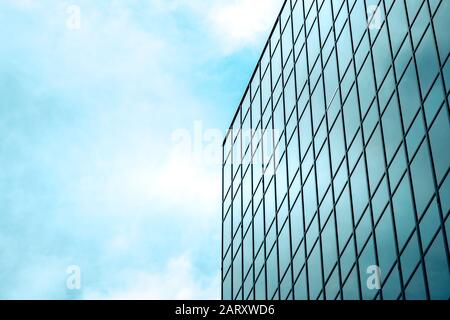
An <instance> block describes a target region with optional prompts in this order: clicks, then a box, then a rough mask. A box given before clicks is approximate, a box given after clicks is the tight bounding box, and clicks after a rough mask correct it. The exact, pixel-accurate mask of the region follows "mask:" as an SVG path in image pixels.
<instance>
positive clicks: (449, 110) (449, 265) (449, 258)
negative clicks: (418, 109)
mask: <svg viewBox="0 0 450 320" xmlns="http://www.w3.org/2000/svg"><path fill="white" fill-rule="evenodd" d="M441 3H442V0H441V1H440V2H439V5H440V4H441ZM427 9H428V14H429V18H430V24H431V31H432V34H433V42H434V47H435V50H436V57H437V60H438V65H439V76H440V79H441V84H442V89H443V91H444V92H443V93H444V97H445V104H446V106H447V118H448V119H449V120H450V107H449V102H448V95H447V89H446V86H445V79H444V75H443V72H442V69H443V64H442V61H441V56H440V54H439V46H438V44H437V37H436V30H435V28H434V22H433V13H432V11H431V6H430V1H429V0H427ZM443 181H445V180H443ZM437 197H440V195H439V192H437ZM439 205H440V211H439V218H440V220H441V221H440V223H441V228H442V236H443V238H444V248H445V251H446V254H447V268H448V270H449V273H450V250H449V245H448V238H447V232H446V227H445V221H444V217H443V211H442V203H440V201H439Z"/></svg>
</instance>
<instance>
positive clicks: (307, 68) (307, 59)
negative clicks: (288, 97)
mask: <svg viewBox="0 0 450 320" xmlns="http://www.w3.org/2000/svg"><path fill="white" fill-rule="evenodd" d="M299 1H300V0H299ZM302 1H303V21H304V26H305V28H304V33H305V57H306V70H307V72H308V75H307V80H306V81H307V84H308V93H309V95H308V96H309V97H310V99H309V100H308V103H307V104H308V105H309V112H310V125H311V136H312V137H313V138H312V153H313V158H316V152H315V151H316V150H315V143H314V120H313V109H312V101H311V96H312V91H311V73H310V70H313V69H310V63H309V55H308V34H307V33H306V22H307V20H306V19H307V16H306V13H305V1H304V0H302ZM313 2H314V1H313ZM313 5H314V3H312V4H311V7H310V9H309V10H310V11H311V10H312V9H311V8H312V6H313ZM314 24H315V21H313V22H312V23H311V25H312V27H313V26H314ZM313 67H314V66H313ZM313 170H314V181H315V186H314V189H315V190H314V191H315V198H316V205H317V208H319V205H318V201H319V199H318V198H319V191H318V190H317V169H316V162H314V163H313ZM307 181H308V178H306V179H305V183H306V182H307ZM302 184H303V181H302ZM302 189H303V187H302ZM318 216H319V215H318ZM313 222H314V217H313V218H311V223H313ZM318 228H319V229H320V223H319V225H318ZM307 234H308V231H306V232H305V238H304V241H305V242H306V239H307ZM318 239H319V242H320V243H319V247H320V248H319V249H320V253H321V256H320V273H321V281H322V288H324V287H325V286H324V279H323V278H324V275H323V274H324V270H323V269H324V268H323V255H322V240H321V235H320V233H319V237H318ZM313 251H314V247H313V248H311V250H310V253H311V254H312V253H313ZM305 253H307V251H305ZM308 262H309V261H308V259H306V260H305V264H308ZM310 280H311V279H310V278H309V279H308V281H310ZM308 289H309V290H308V299H309V297H310V294H311V292H310V291H311V288H308Z"/></svg>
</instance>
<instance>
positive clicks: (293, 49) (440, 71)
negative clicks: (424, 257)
mask: <svg viewBox="0 0 450 320" xmlns="http://www.w3.org/2000/svg"><path fill="white" fill-rule="evenodd" d="M322 5H323V3H322ZM439 5H440V4H439ZM439 5H438V7H439ZM391 8H392V7H391ZM310 10H311V9H310ZM332 10H333V7H332ZM437 10H438V9H436V10H435V13H436V12H437ZM385 11H386V9H385ZM389 11H390V10H389ZM419 11H420V10H419ZM318 13H319V12H318ZM291 15H292V12H291ZM416 18H417V15H416V17H415V18H414V19H413V23H414V21H415V19H416ZM290 21H291V24H292V25H293V19H292V16H291V20H290ZM431 21H432V19H431ZM312 25H314V23H313V24H312ZM303 27H304V26H303ZM303 27H302V28H303ZM334 27H335V26H334V24H333V28H334ZM344 27H345V23H344ZM344 27H343V28H342V30H343V29H344ZM428 27H429V25H428V26H427V29H428ZM285 28H286V25H285ZM302 28H300V30H301V29H302ZM319 28H320V26H319ZM427 29H426V30H425V31H424V34H425V33H426V31H427ZM342 30H341V32H342ZM300 32H301V31H300ZM388 34H389V33H388ZM292 36H293V37H294V34H293V26H292ZM364 36H365V34H364V35H363V36H362V38H364ZM377 36H378V34H377ZM422 38H423V35H422ZM280 39H281V38H280ZM306 39H307V38H306ZM375 39H376V38H375ZM404 40H405V39H403V41H402V44H401V45H400V47H399V48H398V51H397V53H396V55H395V57H394V59H393V60H395V58H396V56H397V54H398V53H399V52H400V50H401V47H402V45H403V43H404ZM420 41H421V40H420ZM420 41H419V44H418V45H417V47H419V45H420ZM374 42H375V41H374ZM280 46H281V40H280ZM358 46H359V45H358ZM372 46H373V44H372V43H371V44H370V50H371V48H372ZM292 47H293V48H292V52H291V53H290V54H292V55H293V56H294V57H295V43H293V44H292ZM417 47H416V48H413V53H414V52H415V50H416V49H417ZM335 49H336V48H334V49H332V50H331V53H332V51H333V50H335ZM290 54H289V55H290ZM289 55H288V58H287V59H286V64H287V62H288V60H289ZM336 55H337V52H336ZM366 59H367V56H366ZM366 59H365V60H366ZM281 60H282V64H283V67H284V65H285V63H284V60H283V59H282V58H281ZM447 60H448V56H447V59H446V61H447ZM316 61H317V59H316ZM446 61H445V62H444V63H443V64H441V65H440V66H441V68H440V70H439V73H440V74H441V75H442V65H444V66H445V64H446ZM410 62H411V59H410V61H409V62H408V64H407V65H406V67H405V71H404V72H403V74H402V76H401V78H400V80H399V81H398V82H397V80H396V86H395V90H397V87H398V86H399V84H400V83H401V79H402V78H403V75H404V73H405V72H406V70H407V68H408V66H409V64H410ZM363 65H364V63H363ZM393 65H394V62H392V65H391V66H390V67H389V69H388V70H387V73H386V76H385V77H384V79H383V81H382V84H383V82H384V80H385V79H386V77H387V75H388V73H389V72H390V69H391V68H393V69H394V72H395V68H394V66H393ZM338 69H339V65H338ZM347 69H348V67H347ZM361 69H362V67H361ZM260 72H261V70H260ZM291 73H294V74H295V66H294V68H293V71H292V70H291ZM322 73H323V68H322ZM282 74H283V71H282V72H281V75H282ZM358 74H359V72H358ZM281 75H280V77H281ZM344 77H345V76H344ZM344 77H342V79H344ZM261 78H262V77H261V76H260V80H261ZM342 79H341V80H340V81H342ZM318 80H320V78H319V79H318ZM436 80H437V78H435V80H434V82H433V84H432V85H431V87H430V89H429V92H430V91H431V89H432V88H433V86H434V83H435V82H436ZM339 84H340V83H339ZM382 84H381V85H380V88H378V89H377V90H376V95H378V91H379V90H380V89H381V87H382ZM338 89H339V91H340V86H339V88H338ZM295 90H296V91H297V85H296V86H295ZM260 91H261V90H260ZM350 91H351V88H350V89H349V92H350ZM429 92H428V93H427V94H426V95H425V98H423V99H422V105H423V103H424V100H426V97H427V96H428V94H429ZM296 93H297V92H296ZM339 93H340V95H342V93H341V92H339ZM335 95H336V93H335ZM392 96H393V93H392V94H391V97H390V99H389V101H390V100H391V99H392ZM296 97H297V99H298V98H299V97H298V95H296ZM445 98H446V99H447V96H445ZM333 99H334V96H333ZM389 101H388V102H387V103H386V106H388V105H389ZM447 101H448V100H445V102H447ZM297 102H298V100H297ZM297 102H296V104H295V106H296V108H297V110H298V103H297ZM272 103H273V101H272ZM308 103H310V102H308ZM372 104H373V101H372V103H371V104H370V107H369V110H370V108H371V105H372ZM342 105H343V104H342ZM262 107H263V106H262V105H261V108H262ZM369 110H368V111H367V113H368V112H369ZM384 111H385V110H384ZM384 111H383V113H384ZM439 112H440V111H437V113H436V116H435V118H434V120H435V119H436V117H437V115H438V114H439ZM297 113H298V111H297ZM366 115H367V114H366ZM339 116H340V115H339V113H338V115H337V116H336V120H337V118H338V117H339ZM416 117H417V114H416V116H415V117H414V119H415V118H416ZM297 118H298V117H297ZM364 118H365V117H364ZM380 119H381V117H380ZM414 119H413V120H412V122H411V125H410V127H409V128H408V130H407V132H406V134H404V135H403V140H404V139H405V136H406V135H407V134H408V132H409V129H411V126H412V124H413V123H414ZM285 120H286V119H285ZM336 120H335V121H334V122H336ZM434 120H433V122H432V123H431V124H430V126H429V127H428V126H427V128H428V129H427V134H428V131H429V128H431V127H432V125H433V123H434ZM322 121H323V119H322ZM262 125H263V124H262V121H261V127H262ZM333 125H334V123H333ZM377 126H378V123H377V125H376V127H375V128H374V129H373V132H374V131H375V130H376V129H377ZM319 127H320V125H319ZM296 130H297V131H298V123H297V127H296ZM344 130H345V125H344ZM327 131H328V130H327ZM373 132H372V134H373ZM357 133H358V132H357ZM357 133H356V135H357ZM328 134H329V132H328ZM356 135H355V137H356ZM314 136H315V135H314ZM346 141H347V140H346V139H345V138H344V142H345V143H346ZM368 141H370V138H369V139H368ZM352 142H353V141H352ZM261 143H262V142H261ZM422 143H423V140H422V142H421V144H422ZM299 144H300V140H299ZM421 144H420V145H421ZM322 147H323V146H322ZM365 147H366V146H364V148H365ZM400 147H401V144H400V146H399V148H400ZM286 148H287V144H286ZM399 148H397V151H396V152H395V154H394V155H393V156H392V160H391V163H390V164H392V162H393V160H394V158H395V155H396V154H397V152H398V150H399ZM274 149H275V148H274ZM419 149H420V146H419V147H418V149H417V151H416V154H417V152H418V150H419ZM347 152H348V149H347V148H346V150H345V153H346V155H347ZM319 153H320V151H319ZM315 160H316V159H315ZM412 160H413V159H412ZM358 161H359V160H358ZM411 162H412V161H411ZM263 163H264V162H263ZM390 164H389V166H390ZM341 165H342V161H341V164H340V165H339V167H340V166H341ZM356 166H357V164H355V168H356ZM409 166H410V163H408V167H409ZM241 170H242V169H241ZM299 170H301V165H299V169H298V170H297V172H296V174H295V175H297V174H298V173H299ZM338 170H339V169H338ZM338 170H337V171H338ZM232 172H233V170H232ZM405 173H406V172H405ZM405 173H404V174H405ZM447 173H448V172H447ZM350 175H351V174H350ZM333 179H334V177H333ZM383 179H384V175H383V177H382V178H381V180H380V182H379V184H378V186H377V188H375V189H378V187H379V185H380V184H381V182H382V181H383ZM402 179H403V178H401V179H400V182H401V181H402ZM306 180H307V179H305V181H306ZM252 181H253V179H252ZM301 181H303V180H302V179H301ZM444 181H445V178H444V179H443V180H442V182H441V184H442V183H443V182H444ZM400 182H399V183H400ZM259 183H261V180H260V181H259ZM288 183H289V181H288ZM397 187H398V186H397ZM328 188H329V187H328ZM344 188H345V187H344ZM263 190H264V188H263ZM300 193H302V192H300ZM325 193H327V192H325ZM375 193H376V191H375V192H374V193H373V194H375ZM394 193H395V191H394ZM298 196H299V195H298ZM298 196H297V197H298ZM302 196H303V194H302ZM318 200H319V199H318V197H317V201H318ZM432 200H433V199H432ZM370 201H371V199H370ZM302 206H304V205H303V202H302ZM426 210H427V209H426ZM426 210H425V212H426ZM364 211H365V210H364ZM421 218H423V216H422V217H421ZM447 218H448V216H447ZM447 218H445V219H444V220H446V219H447ZM312 219H314V218H312ZM361 219H362V217H361ZM380 219H381V216H380ZM360 221H361V220H360ZM378 222H379V221H378ZM377 224H378V223H377ZM306 232H307V231H306V228H304V233H305V234H306ZM320 232H321V231H320ZM372 232H373V230H372ZM407 244H408V242H406V244H405V247H404V248H403V250H404V249H405V248H406V245H407ZM430 245H431V244H430ZM297 250H298V249H297ZM344 250H345V249H344ZM344 250H343V251H344ZM403 250H402V251H403ZM296 252H297V251H296ZM306 252H307V250H305V254H306ZM311 252H312V250H311ZM305 261H306V260H305ZM305 263H306V262H305ZM394 265H395V264H394ZM335 267H336V266H335ZM335 267H334V268H333V270H334V269H335ZM302 269H303V268H302ZM333 270H332V271H331V272H330V275H331V274H332V273H333ZM350 272H351V271H350ZM300 273H301V272H300ZM413 274H414V273H413ZM413 274H412V275H413ZM299 275H300V274H299ZM412 275H411V277H412ZM328 280H329V279H328ZM409 280H410V279H409ZM266 281H267V277H266ZM341 289H342V286H340V290H341Z"/></svg>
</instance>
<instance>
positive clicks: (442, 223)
mask: <svg viewBox="0 0 450 320" xmlns="http://www.w3.org/2000/svg"><path fill="white" fill-rule="evenodd" d="M424 2H425V0H424ZM426 2H427V8H428V9H429V11H428V12H429V13H430V14H431V9H430V7H429V2H428V0H426ZM403 4H404V7H405V11H406V12H408V6H407V4H406V1H405V0H403ZM418 11H420V10H418ZM406 20H407V23H408V36H409V40H410V41H409V42H410V45H411V49H412V51H413V61H414V69H415V71H416V72H415V75H416V82H417V88H418V91H419V96H420V110H421V111H422V120H423V123H424V124H425V128H426V127H427V116H426V113H425V108H424V99H423V92H422V85H421V83H420V79H419V78H420V77H419V72H418V67H417V59H416V53H415V48H414V41H413V38H412V33H411V28H412V26H411V24H410V21H409V16H408V14H406ZM430 24H431V28H432V30H433V24H432V19H431V17H430ZM418 46H419V45H418ZM418 46H417V47H418ZM435 46H436V47H437V43H435ZM437 53H438V52H437ZM439 70H440V71H439V73H440V74H442V69H439ZM444 89H445V84H444ZM445 103H446V106H447V110H448V98H447V95H445ZM425 137H426V145H427V149H428V156H429V161H430V164H431V173H432V178H433V184H434V189H435V193H436V202H437V206H438V212H439V217H440V220H441V221H440V223H441V230H442V233H443V239H444V247H445V249H446V256H447V267H448V270H449V271H450V259H449V250H448V241H447V234H446V232H445V231H446V230H445V224H444V218H443V217H444V214H443V211H442V203H441V198H440V195H439V188H438V181H437V176H436V166H435V163H434V159H433V150H432V148H431V140H430V136H429V133H428V130H427V131H426V132H425ZM419 237H420V232H419V230H418V238H419ZM419 248H420V249H421V254H422V255H423V249H422V247H419ZM421 258H422V268H423V269H424V281H425V288H426V290H427V298H428V299H429V298H430V292H429V288H428V282H427V274H426V265H425V261H424V260H423V259H424V257H423V256H422V257H421Z"/></svg>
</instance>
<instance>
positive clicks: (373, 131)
mask: <svg viewBox="0 0 450 320" xmlns="http://www.w3.org/2000/svg"><path fill="white" fill-rule="evenodd" d="M408 65H409V64H407V66H406V67H405V70H404V72H403V74H402V76H401V78H400V80H399V83H401V80H402V78H403V76H404V74H405V72H406V69H407V68H408ZM436 80H437V77H436V78H435V81H434V82H433V84H434V83H435V82H436ZM399 83H397V86H398V85H399ZM432 86H433V85H432ZM432 86H431V87H432ZM431 89H432V88H430V90H429V92H428V93H427V95H426V96H425V99H426V97H427V96H428V94H429V93H430V91H431ZM393 95H394V92H393V93H392V94H391V98H390V99H389V100H388V102H387V103H386V105H388V104H389V102H390V100H391V99H392V97H393ZM385 110H386V109H385ZM385 110H384V111H385ZM438 113H439V111H438V112H437V114H436V116H437V115H438ZM383 114H384V112H383ZM417 116H418V112H417V113H416V115H415V116H414V117H413V120H412V123H411V125H410V127H409V128H408V130H407V132H406V134H405V135H407V134H408V133H409V131H410V129H411V127H412V124H413V122H414V119H416V117H417ZM337 119H338V118H337V117H336V120H337ZM336 120H335V121H336ZM433 123H434V121H433V122H432V123H431V124H430V128H431V126H432V125H433ZM377 126H378V123H377V124H376V126H375V127H374V129H373V130H372V133H371V135H370V137H369V139H368V141H369V142H370V140H371V137H372V136H373V134H374V133H375V131H376V129H377ZM356 137H357V134H355V136H354V138H353V140H352V142H351V144H352V143H353V142H354V141H355V139H356ZM324 145H325V142H324V143H323V145H322V148H323V147H324ZM401 146H402V145H401V144H400V145H399V146H398V148H397V150H396V152H394V155H393V156H392V160H391V162H390V164H389V167H390V165H391V164H392V163H393V160H394V158H395V156H396V154H397V153H398V151H399V149H400V147H401ZM365 147H367V145H366V146H364V148H365ZM322 148H321V149H322ZM350 148H351V146H350ZM418 150H419V149H417V151H418ZM347 151H348V150H347ZM417 151H416V153H417ZM361 157H362V153H361V154H360V156H359V158H358V160H357V161H356V164H355V165H354V168H353V170H352V171H351V173H350V176H352V175H353V172H354V170H355V169H356V167H357V165H358V163H359V161H360V159H361ZM316 160H317V159H316ZM343 161H344V159H342V161H341V164H340V165H339V166H338V169H337V171H339V168H340V167H341V166H342V163H343ZM311 173H312V168H311V169H310V172H309V174H311ZM405 173H406V171H405ZM309 174H308V176H309ZM336 175H337V174H336ZM336 175H335V176H334V177H333V180H334V178H335V177H336ZM383 178H384V175H383V176H382V177H381V179H380V181H379V183H378V186H377V187H376V188H375V191H374V194H375V193H376V191H377V190H378V187H379V186H380V184H381V182H382V179H383ZM305 180H307V178H306V179H305ZM348 183H349V184H350V181H348ZM329 188H330V186H328V189H329ZM344 188H345V187H344ZM328 189H327V191H328ZM394 193H395V191H394ZM341 196H342V192H341V194H340V195H339V197H338V200H337V202H338V201H339V199H340V198H341ZM322 201H323V199H322ZM322 201H321V202H320V204H319V206H320V205H321V204H322ZM363 211H365V210H363ZM316 214H317V212H316V213H315V215H316ZM315 215H314V216H315ZM314 216H313V218H312V219H314ZM362 218H363V216H361V218H360V220H359V221H358V223H357V224H356V228H357V227H358V225H359V222H360V221H361V220H362ZM327 221H328V220H327ZM326 223H327V222H326ZM326 223H325V224H324V225H326ZM311 224H312V221H311V223H310V224H309V226H308V227H307V231H308V230H309V228H310V227H311ZM266 235H267V234H266ZM351 239H352V237H350V238H349V239H348V240H351ZM347 244H348V243H347ZM346 247H347V245H346V246H344V249H343V250H342V251H345V249H346ZM261 248H262V246H261ZM261 248H260V249H261ZM294 255H295V254H294ZM333 270H334V269H333ZM351 270H352V269H351ZM331 273H332V272H330V275H331ZM347 278H348V275H347ZM346 280H347V279H346ZM327 282H328V281H327Z"/></svg>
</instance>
